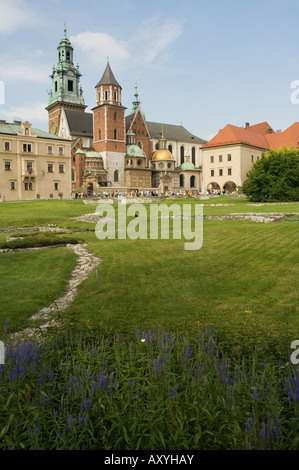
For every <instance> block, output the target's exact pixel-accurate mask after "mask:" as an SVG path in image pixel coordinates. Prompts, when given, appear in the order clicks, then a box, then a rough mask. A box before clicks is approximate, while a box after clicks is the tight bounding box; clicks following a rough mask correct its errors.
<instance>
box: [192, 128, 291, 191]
mask: <svg viewBox="0 0 299 470" xmlns="http://www.w3.org/2000/svg"><path fill="white" fill-rule="evenodd" d="M289 146H294V147H297V148H298V147H299V123H294V124H292V125H291V126H290V127H289V128H287V129H286V130H285V131H283V132H281V131H274V130H273V129H272V127H271V126H270V125H269V124H268V123H267V122H262V123H259V124H256V125H253V126H250V125H249V123H245V127H237V126H232V125H230V124H228V125H227V126H225V127H224V128H223V129H221V130H220V131H219V132H218V134H217V135H216V136H215V137H213V139H211V140H210V141H209V142H208V143H207V144H205V145H203V146H202V148H201V152H202V188H203V191H205V192H210V193H213V192H216V193H224V192H226V193H231V192H234V191H236V190H238V188H241V187H242V186H243V184H244V182H245V180H246V178H247V173H248V172H249V171H250V170H251V169H252V167H253V165H254V163H255V162H256V161H257V160H259V159H260V158H261V157H262V155H263V153H264V152H266V151H267V150H269V149H271V148H272V149H278V148H280V147H289Z"/></svg>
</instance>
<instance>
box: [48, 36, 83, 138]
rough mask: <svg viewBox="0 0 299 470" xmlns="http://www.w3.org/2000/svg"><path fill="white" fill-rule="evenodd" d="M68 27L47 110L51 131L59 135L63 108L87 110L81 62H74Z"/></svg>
mask: <svg viewBox="0 0 299 470" xmlns="http://www.w3.org/2000/svg"><path fill="white" fill-rule="evenodd" d="M66 32H67V30H66V27H65V28H64V36H63V38H62V40H61V41H60V43H59V44H58V47H57V51H58V62H57V65H56V66H55V65H53V69H52V74H51V75H50V78H51V79H52V90H50V92H49V101H48V106H47V108H46V110H47V111H48V115H49V132H51V133H52V134H55V135H59V130H60V120H61V112H62V109H63V108H66V109H72V110H76V111H85V109H86V108H87V106H86V105H85V102H84V98H83V91H82V88H81V86H80V77H81V76H82V75H81V73H80V71H79V64H77V65H76V66H75V65H74V62H73V55H74V49H73V47H72V45H71V43H70V41H69V39H68V38H67V35H66Z"/></svg>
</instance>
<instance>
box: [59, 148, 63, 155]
mask: <svg viewBox="0 0 299 470" xmlns="http://www.w3.org/2000/svg"><path fill="white" fill-rule="evenodd" d="M58 153H59V155H63V147H59V148H58Z"/></svg>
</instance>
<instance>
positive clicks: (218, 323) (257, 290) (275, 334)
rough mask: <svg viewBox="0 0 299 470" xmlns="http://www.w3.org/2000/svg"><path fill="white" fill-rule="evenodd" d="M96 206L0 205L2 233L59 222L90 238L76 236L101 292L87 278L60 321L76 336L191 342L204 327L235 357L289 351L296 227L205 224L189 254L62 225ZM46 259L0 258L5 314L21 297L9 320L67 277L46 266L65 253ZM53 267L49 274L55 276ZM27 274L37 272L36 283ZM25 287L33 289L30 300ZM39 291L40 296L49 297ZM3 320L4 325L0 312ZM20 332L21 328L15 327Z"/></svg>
mask: <svg viewBox="0 0 299 470" xmlns="http://www.w3.org/2000/svg"><path fill="white" fill-rule="evenodd" d="M184 201H185V202H192V203H193V201H194V200H191V199H186V200H180V203H181V204H182V203H183V202H184ZM172 202H174V201H173V200H169V203H172ZM197 202H198V201H197ZM203 204H204V214H205V215H213V214H214V215H215V214H219V215H224V214H230V213H235V212H238V213H246V212H247V213H248V212H299V205H298V204H296V203H294V204H275V205H272V204H271V205H267V206H252V205H250V203H248V201H247V200H246V199H230V198H229V197H219V198H214V199H210V200H205V201H203ZM210 204H233V206H210ZM95 207H96V206H88V205H84V204H83V203H82V201H37V202H32V203H16V204H13V203H9V204H1V205H0V227H1V226H4V227H20V226H24V225H26V226H33V225H42V224H48V223H57V224H58V225H59V226H61V227H64V228H69V229H71V230H73V231H75V230H79V231H82V230H86V229H87V230H90V232H86V233H80V238H83V239H84V240H85V241H86V242H87V243H88V247H89V250H90V251H92V252H94V253H95V254H96V255H97V256H99V257H100V258H102V259H103V261H102V264H101V266H100V276H101V286H102V290H101V292H99V289H98V283H97V279H96V276H95V274H94V275H91V276H89V278H88V279H87V280H86V281H84V283H83V284H82V286H81V289H80V293H79V296H78V297H77V299H76V300H75V302H74V303H73V305H72V306H71V307H70V308H69V309H68V311H67V312H65V314H64V316H65V319H66V322H71V323H72V324H73V326H74V327H75V328H78V330H80V329H82V328H90V329H91V330H95V329H97V328H98V329H100V330H101V331H102V330H103V329H104V330H105V331H113V332H122V331H123V332H126V333H128V332H129V333H131V334H134V332H135V329H136V328H140V329H142V328H145V329H148V328H151V329H157V328H164V329H166V330H168V331H170V330H172V331H179V332H180V333H181V334H182V333H183V334H186V335H190V336H192V335H195V334H197V332H198V331H199V330H200V329H201V328H202V325H208V326H210V327H211V328H213V330H214V331H215V332H216V334H217V337H218V339H219V341H221V342H224V343H225V345H226V347H228V348H229V349H231V350H233V352H234V353H239V354H242V353H245V352H246V351H248V350H250V348H251V347H252V345H255V346H257V347H259V348H261V349H262V350H265V349H266V350H267V351H268V352H269V354H270V355H271V354H272V353H273V354H274V353H277V352H282V353H287V351H288V348H289V345H290V343H291V341H293V340H294V339H298V338H297V337H298V335H299V321H298V291H299V290H298V287H299V282H298V252H299V237H298V227H299V222H297V221H293V222H280V223H274V224H258V223H254V222H249V221H241V220H237V221H235V220H223V221H216V220H204V237H203V247H202V248H201V249H200V250H198V251H189V252H188V251H185V250H184V241H183V240H136V241H133V240H103V241H100V240H98V239H97V238H96V236H95V234H94V232H93V231H92V230H93V229H94V225H92V224H87V223H84V222H76V221H73V220H71V219H70V218H71V217H75V216H78V215H81V214H86V213H92V212H93V211H94V210H95ZM3 238H4V236H3V235H1V237H0V239H1V240H3ZM50 252H51V253H50V254H48V255H46V254H43V255H42V254H41V252H40V253H39V254H36V253H35V256H34V257H32V256H31V255H32V254H31V253H30V255H28V254H26V255H25V254H18V255H16V254H13V255H10V258H9V257H8V256H7V255H1V260H2V263H1V269H0V273H1V274H0V277H1V285H2V286H3V288H2V290H3V291H4V292H5V295H6V297H7V300H6V303H8V304H10V305H11V307H10V312H11V313H10V315H12V313H13V310H14V308H13V301H12V299H13V298H14V297H15V294H14V293H15V292H16V290H18V292H22V295H19V298H20V300H19V302H20V304H21V306H22V304H24V306H23V307H21V309H20V310H18V312H15V314H14V316H15V318H18V317H19V316H22V315H23V313H19V312H20V311H21V312H23V308H25V305H26V304H27V307H28V308H27V310H26V312H27V313H26V315H25V316H24V315H23V318H25V317H26V316H27V315H29V313H30V312H29V311H30V310H31V313H35V310H36V308H37V304H38V302H36V301H35V300H34V297H35V296H37V297H38V298H39V303H42V302H41V300H43V302H44V303H45V304H47V303H48V302H50V295H49V292H51V293H53V292H54V290H55V289H58V290H59V289H61V288H62V284H63V280H64V279H66V278H67V273H68V272H70V265H69V266H68V269H67V267H66V266H65V264H66V263H65V262H64V261H61V262H58V261H56V262H55V261H54V259H53V256H54V253H55V256H57V259H58V258H59V257H60V256H61V253H65V250H64V249H62V251H60V252H59V251H56V250H54V249H53V250H50ZM4 256H6V258H4ZM16 256H17V257H18V259H19V260H22V261H19V263H16V264H18V265H19V266H21V265H22V266H23V268H22V269H16V268H14V267H13V265H12V266H11V267H10V262H9V264H8V267H9V270H10V272H11V274H10V277H9V280H8V279H7V280H5V282H4V284H3V283H2V279H5V278H6V272H7V268H6V267H5V265H6V264H7V260H10V259H13V258H14V257H16ZM69 256H70V254H69V253H68V257H69ZM42 257H44V258H42ZM15 259H17V258H15ZM72 262H73V261H71V264H72ZM34 263H36V265H38V266H40V268H39V269H37V268H36V267H35V264H34ZM54 266H55V269H56V271H53V267H54ZM28 272H30V276H28V274H27V273H28ZM41 272H43V273H44V278H43V279H41V275H40V273H41ZM16 273H17V275H16ZM32 273H36V277H37V279H38V280H40V283H39V284H37V283H36V280H35V279H34V278H33V277H32ZM49 277H50V278H51V279H52V278H53V279H52V281H53V282H54V281H55V282H57V283H58V287H55V288H53V289H50V288H49V287H48V284H49V282H46V281H45V279H47V278H49ZM58 279H59V281H58ZM52 281H51V282H52ZM61 283H62V284H61ZM8 285H9V286H10V289H9V290H7V286H8ZM30 286H31V287H32V286H34V294H33V291H31V289H30ZM21 289H22V290H21ZM47 289H48V290H47ZM44 291H46V293H47V292H48V297H47V296H45V293H44ZM25 294H26V295H25ZM31 297H32V300H30V299H31ZM9 299H10V300H9ZM26 299H27V300H26ZM6 316H7V315H6ZM1 318H2V319H4V321H5V319H6V317H5V316H4V315H3V313H2V314H1ZM15 321H16V320H15ZM23 324H24V321H21V322H20V324H18V326H19V327H21V326H22V325H23Z"/></svg>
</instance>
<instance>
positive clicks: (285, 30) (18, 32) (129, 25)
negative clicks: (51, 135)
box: [0, 0, 299, 141]
mask: <svg viewBox="0 0 299 470" xmlns="http://www.w3.org/2000/svg"><path fill="white" fill-rule="evenodd" d="M298 20H299V0H246V1H244V0H226V1H220V0H209V1H202V0H184V1H183V0H151V1H148V0H105V1H104V0H47V1H44V0H0V81H1V82H0V84H1V83H3V84H4V87H5V103H4V104H1V103H3V99H2V101H1V94H0V119H6V120H7V121H9V122H11V121H13V119H14V118H21V119H22V120H23V121H25V120H29V121H30V122H31V123H32V125H33V127H38V128H40V129H44V130H48V123H47V112H46V111H45V107H46V106H47V103H48V90H50V89H51V85H52V84H51V79H50V77H49V75H50V74H51V71H52V66H53V64H54V63H57V45H58V43H59V41H60V40H61V39H62V37H63V29H64V24H65V23H66V25H67V35H68V37H69V39H70V40H71V43H72V45H73V47H74V62H75V63H77V62H79V65H80V71H81V73H82V78H81V85H82V88H83V94H84V98H85V102H86V104H87V105H88V107H89V108H88V110H90V109H91V108H93V106H94V105H95V85H96V83H97V82H98V81H99V79H100V78H101V76H102V74H103V72H104V69H105V66H106V63H107V57H109V62H110V66H111V68H112V70H113V73H114V75H115V77H116V79H117V81H118V82H119V83H120V85H121V86H122V89H123V91H122V104H123V105H124V106H126V107H127V108H128V111H129V110H130V109H131V107H132V101H133V97H134V96H133V95H134V85H135V82H136V81H137V84H138V92H139V99H140V101H141V108H142V111H143V112H144V113H145V116H146V119H147V120H149V121H156V122H164V123H168V124H179V125H181V124H182V125H183V126H184V127H186V128H187V129H188V130H189V131H190V132H192V133H194V134H195V135H197V136H198V137H201V138H203V139H207V140H209V139H210V138H212V137H213V136H214V135H215V134H216V133H217V132H218V131H219V129H221V128H223V127H224V126H225V125H226V124H234V125H237V126H243V125H245V122H249V123H250V124H256V123H258V122H263V121H267V122H268V123H269V124H270V125H271V126H272V127H273V128H274V129H275V130H277V129H286V128H287V127H288V126H290V125H291V124H292V123H293V122H295V121H299V104H293V103H292V102H291V99H290V97H291V94H292V92H293V91H294V90H292V89H291V83H292V82H293V81H295V80H299V34H298ZM136 77H137V78H136ZM298 83H299V82H298ZM0 91H1V90H0ZM298 96H299V93H298ZM298 141H299V136H298Z"/></svg>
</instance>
